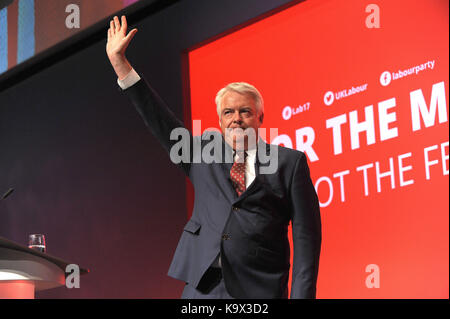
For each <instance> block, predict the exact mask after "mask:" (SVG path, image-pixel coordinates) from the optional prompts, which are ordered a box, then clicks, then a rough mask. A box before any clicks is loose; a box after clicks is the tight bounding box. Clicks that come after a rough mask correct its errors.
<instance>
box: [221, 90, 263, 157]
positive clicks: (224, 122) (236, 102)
mask: <svg viewBox="0 0 450 319" xmlns="http://www.w3.org/2000/svg"><path fill="white" fill-rule="evenodd" d="M262 120H263V114H258V113H257V111H256V104H255V101H254V100H253V98H252V97H251V96H249V95H246V94H240V93H238V92H235V91H228V92H226V93H225V95H224V96H223V98H222V103H221V110H220V119H219V124H220V127H221V129H222V134H223V136H224V138H225V141H226V142H227V143H228V144H229V145H230V146H231V147H233V149H242V148H243V149H248V148H252V147H254V143H255V142H256V141H257V137H258V128H259V127H260V126H261V124H262ZM249 128H250V129H253V130H248V131H247V132H254V134H255V135H254V136H252V137H251V136H250V135H249V134H243V130H246V129H249Z"/></svg>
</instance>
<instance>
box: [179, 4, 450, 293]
mask: <svg viewBox="0 0 450 319" xmlns="http://www.w3.org/2000/svg"><path fill="white" fill-rule="evenodd" d="M369 4H370V2H366V1H360V0H347V1H337V0H322V1H314V0H308V1H305V2H301V3H297V4H295V5H293V6H291V7H289V8H287V9H284V10H282V11H280V12H278V13H275V14H273V15H271V16H269V17H266V18H264V19H262V20H259V21H257V22H255V23H252V24H250V25H248V26H245V27H243V28H241V29H239V30H237V31H235V32H233V33H230V34H227V35H225V36H223V37H220V38H219V39H216V40H214V41H212V42H209V43H207V44H205V45H202V46H201V47H198V48H195V49H193V50H191V51H189V53H188V61H189V85H190V105H191V110H190V112H191V119H192V120H201V125H202V131H203V130H205V129H207V128H210V127H216V128H219V125H218V119H217V113H216V107H215V104H214V98H215V95H216V93H217V91H218V90H219V89H220V88H222V87H224V86H225V85H226V84H228V83H230V82H235V81H245V82H249V83H251V84H253V85H255V86H256V87H257V88H258V89H259V90H260V92H261V93H262V95H263V97H264V102H265V117H264V126H263V127H265V128H267V129H268V130H267V131H268V132H269V128H278V136H277V137H274V136H272V137H270V142H272V143H273V144H280V145H283V146H286V147H290V148H294V149H298V150H302V151H304V152H305V153H306V155H307V157H308V160H309V165H310V170H311V178H312V181H313V183H314V185H315V187H316V190H317V193H318V196H319V201H320V205H321V216H322V231H323V241H322V252H321V259H320V269H319V278H318V290H317V297H318V298H448V297H449V195H448V192H449V177H448V167H449V144H448V143H449V133H448V129H449V127H448V101H449V100H448V85H449V40H448V36H449V34H448V33H449V11H448V9H449V8H448V6H449V4H448V1H438V0H433V1H430V0H420V1H419V0H416V1H409V0H408V1H387V0H386V1H382V0H379V1H377V2H376V7H374V6H372V5H369ZM268 135H269V134H268ZM267 139H269V136H268V137H267ZM267 139H266V140H267ZM189 214H190V212H189ZM290 235H291V233H290ZM291 258H292V256H291Z"/></svg>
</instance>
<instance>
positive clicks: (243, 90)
mask: <svg viewBox="0 0 450 319" xmlns="http://www.w3.org/2000/svg"><path fill="white" fill-rule="evenodd" d="M229 91H234V92H237V93H240V94H245V95H249V96H251V97H252V98H253V101H255V106H256V113H257V114H262V113H264V100H263V98H262V95H261V93H259V91H258V90H257V89H256V88H255V87H254V86H253V85H251V84H248V83H246V82H233V83H230V84H228V85H227V86H225V87H224V88H222V89H220V91H219V92H217V95H216V105H217V115H218V116H219V118H220V106H221V103H222V99H223V96H224V95H225V93H227V92H229Z"/></svg>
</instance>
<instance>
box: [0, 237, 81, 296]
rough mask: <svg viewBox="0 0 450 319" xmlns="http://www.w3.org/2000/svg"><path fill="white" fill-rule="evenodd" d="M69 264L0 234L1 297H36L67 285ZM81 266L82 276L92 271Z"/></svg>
mask: <svg viewBox="0 0 450 319" xmlns="http://www.w3.org/2000/svg"><path fill="white" fill-rule="evenodd" d="M69 264H71V263H69V262H67V261H64V260H62V259H59V258H57V257H54V256H51V255H49V254H46V253H42V252H40V251H37V250H34V249H31V248H28V247H26V246H23V245H19V244H17V243H15V242H13V241H10V240H8V239H6V238H3V237H0V299H34V296H35V291H41V290H46V289H51V288H56V287H60V286H64V285H65V284H66V273H65V271H66V266H67V265H69ZM79 269H80V275H84V274H87V273H88V272H89V270H87V269H83V268H81V267H79Z"/></svg>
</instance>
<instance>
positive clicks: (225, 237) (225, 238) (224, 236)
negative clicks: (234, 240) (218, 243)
mask: <svg viewBox="0 0 450 319" xmlns="http://www.w3.org/2000/svg"><path fill="white" fill-rule="evenodd" d="M228 239H230V235H228V234H223V235H222V240H228Z"/></svg>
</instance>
